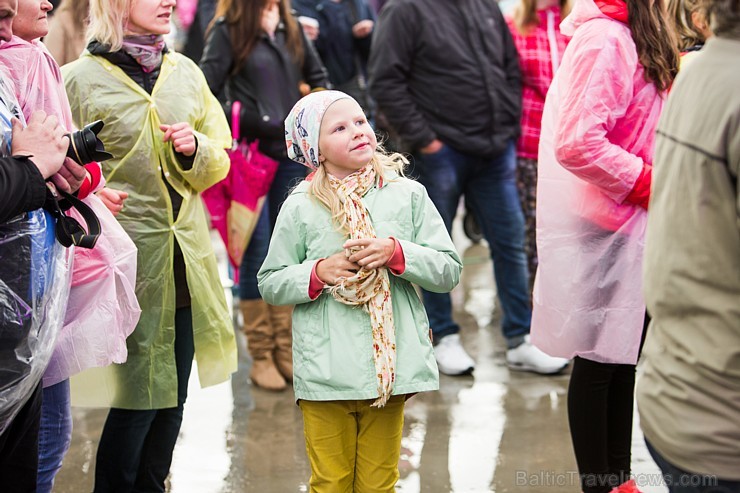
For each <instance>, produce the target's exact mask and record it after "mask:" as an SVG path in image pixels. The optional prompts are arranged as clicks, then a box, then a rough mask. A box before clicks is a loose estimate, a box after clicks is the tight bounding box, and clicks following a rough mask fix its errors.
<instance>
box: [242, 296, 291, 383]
mask: <svg viewBox="0 0 740 493" xmlns="http://www.w3.org/2000/svg"><path fill="white" fill-rule="evenodd" d="M239 307H240V308H241V310H242V317H243V318H244V326H243V330H244V334H245V335H246V336H247V349H248V350H249V354H250V355H252V371H250V372H249V378H251V379H252V383H254V384H255V385H256V386H257V387H261V388H263V389H265V390H283V389H285V387H286V383H285V379H284V378H283V376H282V375H280V372H279V371H278V369H277V367H275V361H274V360H273V356H272V351H273V349H274V348H275V340H274V334H273V328H272V323H271V322H270V309H269V305H268V304H267V303H265V302H264V301H262V300H261V299H256V300H241V301H240V302H239Z"/></svg>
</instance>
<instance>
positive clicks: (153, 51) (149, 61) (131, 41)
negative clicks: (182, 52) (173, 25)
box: [121, 34, 165, 73]
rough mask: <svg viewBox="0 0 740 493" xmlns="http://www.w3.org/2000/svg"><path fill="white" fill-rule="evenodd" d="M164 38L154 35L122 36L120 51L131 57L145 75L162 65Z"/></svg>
mask: <svg viewBox="0 0 740 493" xmlns="http://www.w3.org/2000/svg"><path fill="white" fill-rule="evenodd" d="M164 46H165V43H164V36H162V35H155V34H144V35H136V36H134V35H132V36H124V38H123V46H122V47H121V49H122V50H123V51H124V52H126V53H128V54H129V55H131V56H132V57H133V58H134V60H136V61H137V62H138V63H139V65H141V68H142V69H143V70H144V72H146V73H150V72H152V71H154V70H156V69H157V67H159V66H160V65H162V51H163V50H164Z"/></svg>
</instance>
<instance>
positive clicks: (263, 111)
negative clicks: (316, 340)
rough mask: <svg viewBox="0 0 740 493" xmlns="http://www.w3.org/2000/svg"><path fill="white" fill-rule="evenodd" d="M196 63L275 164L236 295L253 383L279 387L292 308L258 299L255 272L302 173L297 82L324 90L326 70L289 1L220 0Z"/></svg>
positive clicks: (287, 363)
mask: <svg viewBox="0 0 740 493" xmlns="http://www.w3.org/2000/svg"><path fill="white" fill-rule="evenodd" d="M200 67H201V69H203V73H204V74H205V76H206V80H207V81H208V86H209V87H210V88H211V90H212V91H213V93H214V94H216V95H218V96H225V95H228V98H229V99H230V100H231V101H232V102H233V101H239V102H240V103H241V105H242V110H241V117H240V131H241V136H242V137H244V138H246V139H247V140H248V141H249V142H252V141H254V140H259V150H260V151H261V152H262V153H264V154H266V155H267V156H269V157H271V158H272V159H275V160H276V161H278V162H279V164H278V168H277V171H276V173H275V178H274V179H273V182H272V185H271V187H270V190H269V192H268V194H267V199H266V201H265V205H264V208H263V210H262V214H261V217H260V219H259V222H258V223H257V226H256V228H255V231H254V233H253V235H252V238H251V240H250V242H249V245H248V246H247V249H246V250H245V252H244V257H243V260H242V263H241V265H240V266H239V298H240V307H241V311H242V315H243V319H244V327H243V330H244V333H245V334H246V336H247V346H248V349H249V353H250V354H251V356H252V368H251V370H250V378H251V379H252V383H254V385H256V386H258V387H261V388H264V389H268V390H283V389H285V388H286V381H290V380H292V378H293V363H292V360H291V349H290V348H291V338H292V336H291V328H290V318H291V310H292V309H291V307H289V306H282V307H274V306H270V305H268V304H266V303H265V302H264V300H262V298H261V297H260V293H259V290H258V289H257V271H258V270H259V267H260V265H262V261H263V260H264V258H265V255H267V247H268V245H269V243H270V234H271V233H272V230H273V228H274V226H275V220H276V219H277V214H278V209H279V208H280V205H281V204H282V203H283V200H285V197H287V195H288V193H289V191H290V189H291V188H292V187H293V186H295V185H296V184H297V183H298V182H300V181H301V180H303V178H305V176H306V169H305V168H304V167H303V166H301V165H300V164H298V163H295V162H293V161H291V160H290V159H289V158H288V155H287V154H286V151H285V135H284V129H283V121H284V120H285V117H286V116H288V111H290V108H292V107H293V105H294V104H295V103H296V101H298V100H299V99H300V97H301V93H300V90H299V84H300V83H301V81H302V80H303V81H306V82H307V83H308V84H309V85H310V87H311V88H312V89H313V88H317V87H326V86H327V83H328V81H327V79H326V73H325V71H324V67H323V65H322V64H321V61H320V60H319V57H318V55H316V51H315V50H314V49H313V45H312V44H311V43H309V42H308V40H306V38H305V36H304V35H303V32H302V31H301V28H300V26H299V25H298V22H297V21H296V20H295V18H294V17H293V15H292V14H291V8H290V2H289V0H219V2H218V6H217V8H216V18H215V20H214V22H213V24H212V25H211V27H210V28H209V31H208V38H207V40H206V46H205V49H204V52H203V58H202V59H201V61H200ZM224 92H225V94H222V93H224ZM230 113H231V111H229V114H230Z"/></svg>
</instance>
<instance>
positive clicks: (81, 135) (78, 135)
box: [67, 120, 113, 165]
mask: <svg viewBox="0 0 740 493" xmlns="http://www.w3.org/2000/svg"><path fill="white" fill-rule="evenodd" d="M103 125H104V123H103V121H102V120H97V121H94V122H92V123H90V124H88V125H85V127H84V128H81V129H80V130H77V131H76V132H70V133H68V134H67V136H68V137H69V147H68V148H67V157H69V158H71V159H73V160H74V161H75V162H77V163H78V164H81V165H85V164H87V163H92V162H93V161H97V162H100V161H105V160H106V159H110V158H112V157H113V155H112V154H111V153H109V152H106V150H105V146H104V145H103V142H102V141H101V140H100V139H99V138H98V134H99V133H100V131H101V130H102V129H103Z"/></svg>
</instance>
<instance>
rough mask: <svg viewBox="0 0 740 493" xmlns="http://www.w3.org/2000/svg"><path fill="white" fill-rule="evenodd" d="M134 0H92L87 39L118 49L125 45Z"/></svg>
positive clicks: (113, 49)
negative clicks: (124, 38)
mask: <svg viewBox="0 0 740 493" xmlns="http://www.w3.org/2000/svg"><path fill="white" fill-rule="evenodd" d="M132 2H133V0H90V25H88V27H87V40H88V41H92V40H96V41H98V42H100V43H101V44H104V45H107V46H109V47H110V51H118V50H120V49H121V46H123V35H124V26H126V23H127V22H128V14H129V11H130V9H131V4H132Z"/></svg>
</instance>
